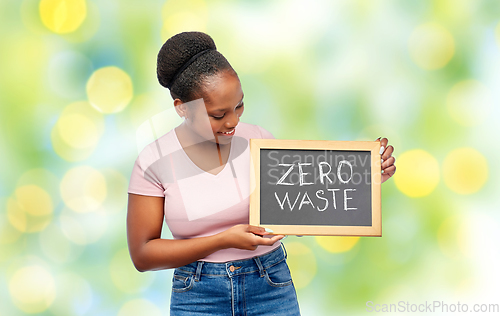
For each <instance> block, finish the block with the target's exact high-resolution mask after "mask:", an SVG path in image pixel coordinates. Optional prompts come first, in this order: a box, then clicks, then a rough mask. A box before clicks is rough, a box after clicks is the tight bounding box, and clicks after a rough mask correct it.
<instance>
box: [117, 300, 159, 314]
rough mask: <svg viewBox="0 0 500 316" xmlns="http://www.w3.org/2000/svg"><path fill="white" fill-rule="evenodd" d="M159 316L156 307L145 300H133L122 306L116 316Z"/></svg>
mask: <svg viewBox="0 0 500 316" xmlns="http://www.w3.org/2000/svg"><path fill="white" fill-rule="evenodd" d="M136 315H148V316H161V315H162V313H161V311H160V309H159V308H158V306H156V305H155V304H154V303H152V302H150V301H149V300H146V299H134V300H131V301H128V302H127V303H125V304H123V306H122V308H120V311H119V312H118V316H136Z"/></svg>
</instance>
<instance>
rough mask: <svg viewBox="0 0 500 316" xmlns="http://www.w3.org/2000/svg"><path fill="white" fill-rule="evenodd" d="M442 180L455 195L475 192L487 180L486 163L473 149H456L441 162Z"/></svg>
mask: <svg viewBox="0 0 500 316" xmlns="http://www.w3.org/2000/svg"><path fill="white" fill-rule="evenodd" d="M443 179H444V182H445V183H446V185H447V186H448V187H449V188H450V189H451V190H453V191H454V192H456V193H459V194H471V193H474V192H477V191H479V190H480V189H481V188H482V187H483V186H484V184H485V183H486V180H487V179H488V162H487V161H486V158H485V157H484V156H483V155H482V154H481V153H480V152H478V151H477V150H475V149H474V148H468V147H465V148H457V149H455V150H453V151H452V152H450V153H449V154H448V155H447V156H446V158H445V160H444V162H443Z"/></svg>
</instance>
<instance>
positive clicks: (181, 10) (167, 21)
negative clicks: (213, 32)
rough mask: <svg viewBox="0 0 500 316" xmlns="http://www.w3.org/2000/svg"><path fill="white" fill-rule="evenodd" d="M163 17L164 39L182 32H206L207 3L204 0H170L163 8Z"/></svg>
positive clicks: (162, 32)
mask: <svg viewBox="0 0 500 316" xmlns="http://www.w3.org/2000/svg"><path fill="white" fill-rule="evenodd" d="M162 18H163V28H162V30H161V37H162V39H163V40H164V41H166V40H167V39H168V38H170V37H171V36H173V35H175V34H178V33H181V32H186V31H200V32H205V29H206V24H207V20H208V14H207V4H206V3H205V1H204V0H169V1H167V2H165V5H164V6H163V8H162Z"/></svg>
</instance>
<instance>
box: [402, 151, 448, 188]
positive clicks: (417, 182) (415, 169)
mask: <svg viewBox="0 0 500 316" xmlns="http://www.w3.org/2000/svg"><path fill="white" fill-rule="evenodd" d="M397 164H398V172H396V173H395V175H394V183H395V184H396V187H397V188H398V189H399V190H400V191H401V192H403V193H404V194H406V195H407V196H409V197H422V196H426V195H428V194H430V193H431V192H432V191H433V190H434V188H435V187H436V186H437V184H438V183H439V164H438V162H437V160H436V158H434V157H433V156H432V155H431V154H429V153H428V152H427V151H425V150H422V149H413V150H409V151H406V152H404V153H402V154H401V155H399V156H398V161H397Z"/></svg>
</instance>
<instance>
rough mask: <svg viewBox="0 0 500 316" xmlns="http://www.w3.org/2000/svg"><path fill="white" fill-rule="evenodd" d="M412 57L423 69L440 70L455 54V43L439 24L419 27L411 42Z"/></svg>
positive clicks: (414, 32)
mask: <svg viewBox="0 0 500 316" xmlns="http://www.w3.org/2000/svg"><path fill="white" fill-rule="evenodd" d="M409 49H410V55H411V58H412V59H413V61H414V62H415V63H416V64H417V65H418V66H420V67H421V68H423V69H427V70H434V69H439V68H442V67H444V66H446V64H448V62H449V61H450V60H451V58H452V57H453V55H454V54H455V41H454V39H453V36H452V35H451V34H450V32H449V31H448V30H446V29H445V28H444V27H442V26H441V25H439V24H437V23H426V24H423V25H419V26H418V27H417V28H416V29H415V30H414V31H413V33H412V34H411V36H410V40H409Z"/></svg>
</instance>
